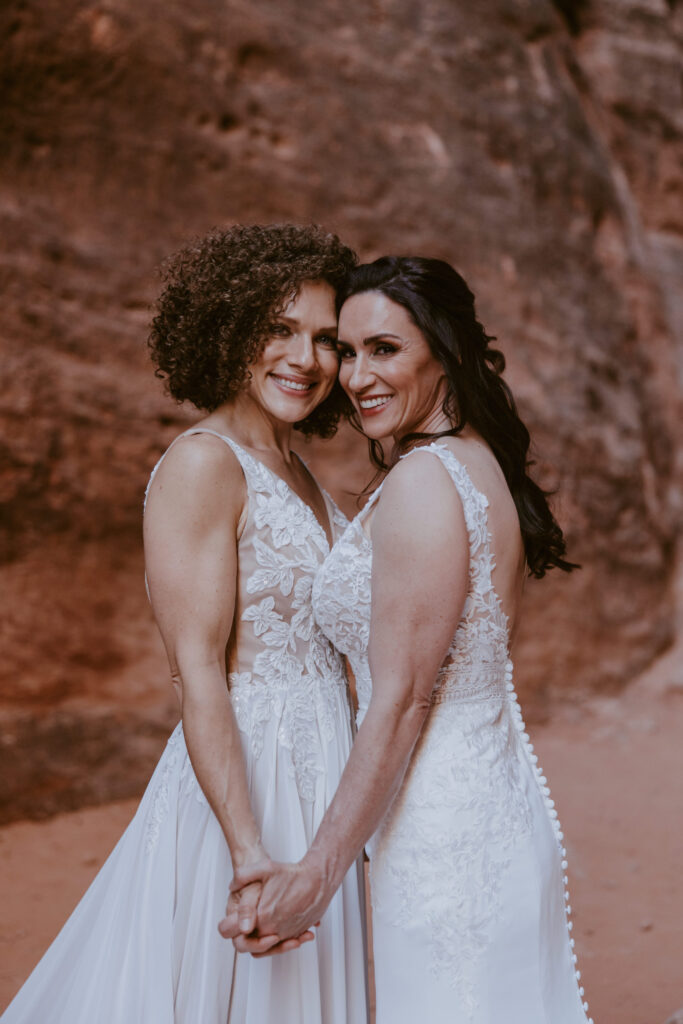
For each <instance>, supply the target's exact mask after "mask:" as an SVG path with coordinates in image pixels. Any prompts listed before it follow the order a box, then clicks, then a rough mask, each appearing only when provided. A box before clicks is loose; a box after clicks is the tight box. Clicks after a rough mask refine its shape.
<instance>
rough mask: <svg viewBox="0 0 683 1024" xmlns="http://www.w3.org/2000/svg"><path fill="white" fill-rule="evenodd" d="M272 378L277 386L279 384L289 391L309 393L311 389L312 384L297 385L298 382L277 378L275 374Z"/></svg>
mask: <svg viewBox="0 0 683 1024" xmlns="http://www.w3.org/2000/svg"><path fill="white" fill-rule="evenodd" d="M273 377H274V378H275V380H276V381H277V382H278V384H281V385H282V387H283V388H289V389H290V391H309V390H310V388H312V387H313V384H312V383H311V384H299V382H298V381H295V380H287V379H286V378H285V377H277V376H276V375H275V374H273Z"/></svg>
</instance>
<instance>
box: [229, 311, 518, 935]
mask: <svg viewBox="0 0 683 1024" xmlns="http://www.w3.org/2000/svg"><path fill="white" fill-rule="evenodd" d="M339 352H340V357H341V367H340V381H341V383H342V386H343V387H344V389H345V391H346V392H347V394H348V395H349V397H350V399H351V401H352V402H353V404H354V406H355V408H356V411H357V412H358V415H359V416H360V418H361V422H362V424H363V430H364V432H365V433H366V434H367V436H369V437H372V438H376V439H378V440H379V439H381V438H386V437H387V436H393V437H394V440H395V441H400V439H401V438H403V437H405V436H406V435H408V434H412V433H418V432H419V433H430V434H435V433H439V432H441V431H445V430H448V429H450V427H451V423H450V422H449V420H448V418H447V416H446V414H445V413H444V411H443V400H444V397H445V395H446V379H445V373H444V370H443V367H442V366H441V364H440V362H439V361H438V360H437V359H436V358H435V356H434V355H433V354H432V352H431V349H430V347H429V345H428V343H427V341H426V339H425V338H424V336H423V335H422V333H421V331H420V330H419V328H418V327H417V326H416V325H415V323H414V322H413V320H412V319H411V317H410V315H409V314H408V312H407V311H406V309H404V308H403V307H402V306H401V305H399V304H397V303H395V302H393V301H392V300H391V299H389V298H387V297H386V296H385V295H383V294H382V293H380V292H375V291H368V292H364V293H361V294H358V295H354V296H352V297H351V298H350V299H348V300H347V301H346V302H345V303H344V306H343V307H342V310H341V313H340V318H339ZM442 443H444V444H446V445H448V447H449V448H450V449H451V450H452V451H453V452H454V454H456V456H457V457H458V458H459V459H460V460H461V461H462V462H463V463H464V464H466V466H467V468H468V469H469V470H470V472H471V475H472V477H473V479H474V481H475V485H479V486H481V489H482V490H483V491H484V492H485V493H487V494H488V495H489V497H490V498H491V499H492V501H491V505H492V506H495V507H496V512H495V517H494V519H495V521H492V524H491V525H492V534H493V538H494V548H495V550H496V556H497V559H498V561H499V565H500V570H499V573H498V578H499V580H500V583H501V585H502V591H503V592H502V593H501V597H502V599H503V603H504V607H505V610H506V611H507V613H508V616H509V617H510V619H511V620H512V619H514V618H515V616H516V610H517V605H518V602H519V597H520V592H521V580H522V578H523V567H524V551H523V545H522V540H521V536H520V531H519V522H518V519H517V514H516V510H515V506H514V502H513V501H512V498H511V496H510V494H509V491H508V490H507V487H506V484H505V480H504V478H503V475H502V471H501V470H500V467H499V466H498V463H497V462H496V459H495V457H494V456H493V453H492V452H491V450H490V449H489V448H488V446H487V445H486V444H485V443H484V442H483V440H482V439H481V437H479V435H478V434H477V433H476V432H475V431H473V430H472V429H471V428H465V430H463V431H462V433H461V434H460V435H459V436H458V437H447V438H443V439H442ZM364 526H365V528H366V529H369V531H370V534H371V538H372V544H373V565H372V616H371V628H370V644H369V660H370V669H371V674H372V680H373V690H372V699H371V702H370V706H369V708H368V711H367V713H366V715H365V718H364V719H363V723H362V725H361V727H360V729H359V732H358V736H357V738H356V741H355V743H354V746H353V750H352V752H351V756H350V758H349V761H348V764H347V766H346V768H345V771H344V774H343V776H342V779H341V781H340V785H339V788H338V790H337V793H336V795H335V797H334V799H333V801H332V804H331V805H330V807H329V809H328V811H327V813H326V815H325V817H324V819H323V821H322V823H321V826H320V829H319V831H318V833H317V835H316V837H315V839H314V841H313V844H312V846H311V848H310V850H309V851H308V853H307V854H306V855H305V857H304V858H303V859H302V860H301V861H300V862H299V863H298V864H294V865H288V864H277V863H274V862H271V861H264V862H263V863H262V864H261V865H259V866H256V867H255V868H254V869H253V870H252V871H251V872H243V871H240V870H238V871H237V872H236V876H235V881H234V883H233V885H234V886H235V887H236V888H239V887H240V886H242V885H245V884H247V883H249V882H252V881H253V880H255V879H259V880H262V881H263V891H262V893H261V898H260V902H259V905H258V922H257V925H258V932H257V935H255V936H253V937H247V936H246V935H245V934H244V933H243V932H241V931H240V927H239V922H238V919H237V917H236V915H235V914H234V913H233V912H232V908H231V907H230V906H229V908H228V911H229V912H228V914H227V915H226V918H225V919H224V920H223V922H221V925H220V929H221V932H222V934H223V935H225V936H226V937H231V938H233V941H234V942H235V945H236V946H237V948H238V949H240V950H244V951H249V952H252V953H254V954H255V955H259V954H262V953H264V952H265V951H266V950H267V949H268V948H269V944H270V942H271V941H272V940H270V939H269V938H268V934H277V935H279V936H280V937H286V936H288V935H297V934H299V933H300V932H301V931H302V930H303V929H305V928H310V927H311V925H312V924H314V923H315V921H317V920H318V919H319V918H320V916H321V914H322V913H323V912H324V910H325V908H326V907H327V905H328V904H329V901H330V899H331V898H332V895H333V894H334V892H335V890H336V888H337V887H338V886H339V884H340V883H341V881H342V879H343V877H344V875H345V874H346V872H347V871H348V869H349V867H350V866H351V864H352V863H353V861H354V860H355V859H356V857H357V856H358V855H359V854H360V852H361V850H362V848H363V845H364V844H365V842H366V841H367V840H368V838H369V837H370V836H371V835H372V834H373V832H374V831H375V830H376V828H377V827H378V825H379V823H380V822H381V820H382V817H383V815H384V814H385V812H386V810H387V808H388V807H389V805H390V803H391V800H392V799H393V797H394V796H395V794H396V792H397V790H398V788H399V787H400V784H401V781H402V779H403V775H404V773H405V770H406V767H407V765H408V763H409V760H410V756H411V754H412V751H413V748H414V746H415V743H416V741H417V738H418V736H419V734H420V731H421V728H422V725H423V723H424V720H425V717H426V714H427V711H428V709H429V707H430V696H431V691H432V688H433V685H434V680H435V678H436V674H437V672H438V669H439V667H440V666H441V664H442V662H443V660H444V658H445V656H446V653H447V651H448V648H449V646H450V644H451V641H452V638H453V635H454V633H455V630H456V628H457V625H458V622H459V621H460V618H461V615H462V610H463V605H464V601H465V598H466V595H467V588H468V568H469V553H468V552H469V545H468V536H467V529H466V525H465V519H464V513H463V508H462V503H461V501H460V498H459V496H458V493H457V491H456V489H455V488H454V486H453V484H452V481H451V479H450V477H449V476H448V474H447V472H446V470H445V468H444V467H443V465H442V463H441V462H440V461H439V460H438V459H437V458H435V457H434V456H430V455H427V454H425V455H420V456H415V457H411V458H410V459H406V460H404V461H400V462H399V463H398V464H397V465H396V466H395V467H394V468H393V469H392V470H391V472H390V473H389V475H388V477H387V479H386V481H385V483H384V485H383V488H382V493H381V496H380V499H379V501H378V502H377V504H376V506H375V508H374V509H373V510H372V512H371V517H370V518H369V519H368V520H366V522H365V523H364ZM437 594H438V601H437V600H435V595H437ZM397 623H400V628H398V629H397V628H396V624H397ZM258 936H260V937H258Z"/></svg>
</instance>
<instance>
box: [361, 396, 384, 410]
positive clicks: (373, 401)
mask: <svg viewBox="0 0 683 1024" xmlns="http://www.w3.org/2000/svg"><path fill="white" fill-rule="evenodd" d="M389 401H391V395H384V396H383V397H382V398H366V399H365V400H363V399H360V407H361V409H376V408H377V406H378V405H386V404H387V402H389Z"/></svg>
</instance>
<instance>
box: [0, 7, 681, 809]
mask: <svg viewBox="0 0 683 1024" xmlns="http://www.w3.org/2000/svg"><path fill="white" fill-rule="evenodd" d="M0 31H1V35H2V54H1V58H0V90H1V95H2V97H3V99H2V107H1V109H0V167H1V170H2V178H1V184H0V274H1V275H2V283H3V296H4V300H3V316H2V331H1V332H0V333H1V335H2V342H1V344H2V378H3V386H2V390H1V391H0V417H1V420H2V427H3V430H2V436H3V440H2V447H1V448H0V459H1V460H2V469H1V473H0V485H1V489H0V503H1V504H0V508H1V514H2V523H1V539H2V564H1V567H0V571H1V573H2V581H3V586H2V595H1V597H0V601H1V602H2V620H3V632H4V634H5V638H4V643H3V664H2V672H3V676H4V678H3V689H2V693H3V697H2V705H1V706H0V714H1V721H2V725H3V743H2V746H0V761H2V768H3V769H5V770H6V772H7V773H8V774H9V775H10V777H11V780H12V781H11V783H10V785H9V787H8V792H7V798H6V805H5V808H4V811H3V812H2V814H3V817H4V818H5V819H7V818H10V817H16V816H22V815H30V814H31V815H32V814H40V813H49V812H51V811H53V810H56V809H58V808H61V807H66V806H75V805H77V804H80V803H83V802H90V801H97V800H100V799H104V798H106V797H111V796H123V795H125V794H128V793H131V792H135V791H136V790H137V789H138V788H139V787H140V785H141V784H142V783H143V782H144V780H145V778H146V777H147V774H148V771H149V767H150V764H151V763H152V762H153V760H154V758H155V757H156V754H157V752H158V749H159V745H160V743H161V742H162V737H163V735H164V734H165V731H166V730H167V728H168V725H169V723H170V722H171V721H172V720H173V719H174V717H175V715H176V711H175V709H174V707H173V702H172V699H171V696H170V690H169V687H168V684H167V681H166V678H165V669H164V663H163V657H162V653H161V649H160V642H159V641H158V640H157V638H156V636H155V631H154V626H153V624H152V620H151V614H150V612H149V609H148V607H147V604H146V598H145V593H144V586H143V580H142V571H143V570H142V557H141V536H140V512H141V500H142V494H143V490H144V485H145V481H146V478H147V475H148V473H149V471H150V469H151V467H152V465H153V464H154V461H155V459H156V457H157V455H158V453H159V452H160V451H161V450H162V449H163V447H164V446H165V445H166V444H167V443H168V441H169V439H170V438H171V436H172V435H173V434H174V432H177V431H178V430H179V429H181V427H182V425H183V424H184V423H185V422H187V414H185V413H183V412H181V411H179V410H178V409H177V407H176V406H174V405H173V403H171V402H170V400H168V399H167V398H165V397H164V396H163V393H162V391H161V388H160V386H159V384H158V382H157V381H155V379H154V377H153V375H152V371H151V369H150V366H149V364H148V360H147V356H146V351H145V336H146V323H147V320H148V315H149V314H148V308H149V304H150V302H151V301H152V299H153V296H154V293H155V290H156V288H157V283H158V282H157V276H156V267H157V265H158V263H159V261H160V260H161V258H162V257H163V256H164V255H165V254H166V253H167V252H169V251H170V250H171V249H173V248H174V247H175V246H176V245H177V244H179V243H180V242H181V241H182V240H183V239H185V238H187V237H188V236H191V235H196V234H200V233H203V232H204V231H205V230H207V229H208V228H210V227H211V226H213V225H215V224H224V223H228V222H232V221H252V220H259V221H268V220H297V221H311V220H312V221H318V222H322V223H324V224H326V225H328V226H330V227H331V228H334V229H336V230H338V231H339V232H340V233H341V234H342V235H343V237H344V238H345V239H346V240H348V241H349V242H350V243H351V244H352V245H354V246H355V247H356V248H357V249H358V250H359V252H360V253H361V255H362V256H364V257H372V256H375V255H377V254H379V253H382V252H387V251H388V252H418V253H423V254H432V255H438V256H443V257H445V258H447V259H449V260H451V261H452V262H454V263H455V264H456V265H457V266H458V268H459V269H460V270H461V271H462V272H463V273H464V274H465V276H466V277H467V279H468V280H469V281H470V283H471V284H472V286H473V288H474V290H475V292H476V293H477V296H478V300H479V309H480V315H481V317H482V319H483V321H484V323H485V325H486V326H487V329H488V330H489V332H491V333H494V334H496V335H497V336H498V339H499V344H500V347H501V348H502V349H503V350H504V352H505V353H506V356H507V359H508V365H509V374H508V376H509V380H510V382H511V384H512V386H513V388H514V390H515V393H516V395H517V396H518V399H519V405H520V407H521V409H522V412H523V414H524V415H525V417H526V418H527V420H528V422H529V425H530V426H531V428H532V431H533V434H534V437H535V442H536V451H537V470H538V476H539V478H540V480H541V481H542V482H543V483H544V484H545V485H546V486H552V487H556V486H557V487H558V488H559V496H558V499H557V504H558V510H559V515H560V518H561V520H562V522H563V524H564V525H565V526H566V530H567V534H568V539H569V543H570V549H571V554H572V556H573V557H575V558H576V559H577V560H579V561H581V562H582V563H583V565H584V568H583V571H582V572H580V573H576V574H574V575H573V576H572V577H571V578H570V579H567V578H560V577H559V574H556V578H550V579H548V580H546V581H543V582H542V583H540V584H537V583H533V584H531V585H530V587H529V592H528V599H527V600H528V609H527V615H526V619H525V624H524V628H523V632H522V635H521V636H520V638H519V642H518V647H517V652H516V661H517V672H518V677H519V680H520V686H521V688H522V690H523V692H526V695H527V699H528V700H531V701H532V702H533V706H534V707H535V708H536V709H537V710H542V709H543V706H544V703H545V702H546V700H547V698H548V696H549V695H555V694H560V695H562V694H568V695H571V694H575V693H577V692H578V693H580V692H581V691H582V690H584V691H585V690H586V689H588V688H592V689H600V688H602V689H614V688H616V687H619V686H621V685H622V684H623V683H624V682H626V681H627V680H628V679H629V678H631V677H633V676H634V675H635V674H636V673H638V672H639V671H640V670H641V669H642V668H643V667H644V666H646V665H648V664H649V663H650V662H651V661H652V660H653V659H654V658H655V657H656V656H657V655H658V653H659V652H661V651H662V650H664V649H665V648H666V646H667V645H668V644H670V642H671V640H672V636H673V631H674V615H673V600H672V587H673V581H674V565H675V558H674V553H675V539H676V527H677V523H679V522H680V466H679V467H678V472H677V466H676V459H675V448H674V442H675V440H676V438H677V431H678V425H679V423H680V411H681V406H680V378H681V358H682V356H681V353H682V352H683V338H682V336H681V323H683V316H682V315H681V313H683V307H682V305H681V302H682V300H681V292H680V290H679V291H677V290H676V286H677V282H680V278H681V270H682V268H683V203H681V193H682V190H683V189H682V184H681V183H682V175H681V152H682V144H681V138H682V132H683V122H682V121H681V109H682V106H681V95H680V78H679V74H678V71H679V67H680V60H681V52H682V50H683V43H682V38H683V8H682V7H681V5H680V4H678V3H676V2H675V0H668V2H665V0H583V2H582V0H555V3H551V2H550V0H480V2H479V3H477V4H453V3H450V2H448V0H419V2H418V0H371V2H369V0H363V2H360V0H347V2H346V3H344V4H338V3H336V2H334V0H321V2H320V3H318V4H303V3H300V2H299V0H263V2H261V3H259V4H257V5H256V4H252V5H250V4H245V3H243V2H242V0H225V2H223V3H221V4H218V3H215V2H212V0H194V2H193V3H192V4H187V3H182V2H180V0H165V2H163V3H162V2H161V0H143V2H142V3H132V2H130V0H120V2H117V3H110V4H105V3H102V4H96V3H91V2H88V0H62V2H61V3H56V2H54V0H40V2H38V0H14V2H11V0H10V2H9V3H8V4H6V5H5V6H4V8H3V10H2V12H1V13H0ZM332 454H333V455H334V458H331V455H332ZM360 457H361V456H360V449H359V448H358V446H357V445H356V446H355V447H353V448H352V449H351V454H350V456H349V455H348V453H347V436H346V435H345V436H344V437H343V438H341V439H340V440H338V441H337V442H332V443H331V447H330V451H329V452H327V453H326V458H325V461H324V462H319V463H318V464H319V466H320V470H319V472H320V475H321V476H322V477H324V478H325V480H326V482H327V483H328V485H329V486H331V487H332V489H333V490H334V489H338V488H339V487H340V479H341V475H340V474H341V473H342V472H343V467H344V464H345V461H346V460H347V459H348V458H351V461H352V469H353V471H354V472H355V473H356V474H357V475H358V474H359V472H360V475H362V470H359V465H360V463H359V459H360ZM313 458H314V459H317V460H319V458H320V451H319V449H318V450H317V451H316V452H314V453H313Z"/></svg>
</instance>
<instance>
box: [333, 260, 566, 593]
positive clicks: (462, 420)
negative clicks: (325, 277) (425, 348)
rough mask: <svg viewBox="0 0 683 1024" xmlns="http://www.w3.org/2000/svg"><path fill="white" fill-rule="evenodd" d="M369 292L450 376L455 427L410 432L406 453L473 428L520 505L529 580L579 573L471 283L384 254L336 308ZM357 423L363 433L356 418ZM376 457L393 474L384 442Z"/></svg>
mask: <svg viewBox="0 0 683 1024" xmlns="http://www.w3.org/2000/svg"><path fill="white" fill-rule="evenodd" d="M368 291H378V292H382V294H383V295H386V296H387V298H389V299H391V300H392V301H393V302H396V303H398V304H399V305H400V306H403V308H404V309H405V310H406V311H407V312H408V314H409V316H410V317H411V319H412V320H413V323H414V324H415V325H416V326H417V327H418V328H419V330H420V331H421V332H422V334H423V335H424V337H425V339H426V341H427V343H428V345H429V347H430V349H431V351H432V354H433V355H434V356H435V358H436V359H438V360H439V362H440V363H441V365H442V366H443V369H444V372H445V374H446V381H447V394H446V398H445V400H444V403H443V411H444V413H445V415H446V416H447V417H448V419H449V420H450V422H451V423H452V424H453V425H452V427H451V429H450V430H444V431H442V432H441V433H438V434H420V433H414V434H408V435H407V436H406V437H403V438H401V441H400V443H399V445H398V448H399V451H406V450H407V449H409V448H410V447H412V446H413V445H414V444H415V443H416V442H421V441H431V440H435V439H436V438H439V437H446V436H456V435H457V434H459V433H460V432H461V431H462V430H463V428H464V427H465V426H466V425H468V424H469V426H471V427H472V428H473V429H474V430H476V431H477V433H478V434H480V435H481V437H482V438H483V439H484V440H485V441H486V443H487V444H488V445H489V447H490V448H491V450H492V452H493V454H494V455H495V457H496V459H497V460H498V462H499V464H500V467H501V469H502V471H503V473H504V474H505V479H506V481H507V485H508V487H509V488H510V493H511V494H512V497H513V499H514V502H515V505H516V507H517V514H518V516H519V524H520V529H521V533H522V539H523V542H524V549H525V552H526V561H527V565H528V568H529V574H530V575H531V576H536V577H539V578H540V577H542V576H544V575H545V573H546V572H547V570H548V569H553V568H558V569H563V570H564V571H565V572H571V570H572V569H577V568H579V566H578V565H577V564H576V563H574V562H569V561H567V560H566V559H565V557H564V556H565V553H566V544H565V540H564V537H563V535H562V530H561V529H560V527H559V525H558V523H557V521H556V520H555V517H554V516H553V514H552V512H551V510H550V506H549V505H548V500H547V498H548V494H547V492H545V491H543V490H542V489H541V488H540V487H539V485H538V484H537V483H536V482H535V481H534V480H532V478H531V476H530V475H529V468H530V466H531V465H532V463H531V462H530V460H529V444H530V437H529V431H528V430H527V428H526V427H525V425H524V423H523V422H522V420H521V419H520V416H519V414H518V412H517V407H516V405H515V400H514V398H513V397H512V392H511V391H510V388H509V387H508V385H507V384H506V382H505V381H504V380H503V378H502V376H501V374H502V372H503V370H504V369H505V358H504V356H503V354H502V352H499V351H498V349H495V348H491V344H490V343H491V342H492V341H495V340H496V339H495V338H494V337H492V336H490V335H488V334H487V333H486V331H485V330H484V328H483V326H482V325H481V323H480V322H479V320H478V319H477V316H476V313H475V309H474V295H473V294H472V292H471V291H470V289H469V288H468V286H467V283H466V282H465V281H464V279H463V278H462V277H461V276H460V274H458V273H457V271H455V270H454V269H453V267H451V266H450V265H449V264H448V263H445V262H444V261H443V260H436V259H426V258H423V257H413V256H383V257H382V258H381V259H378V260H375V262H374V263H365V264H361V265H360V266H357V267H354V268H353V269H352V270H351V271H350V273H349V275H348V277H347V278H346V281H345V282H344V284H343V285H342V287H341V288H340V290H339V292H338V295H337V310H338V311H339V310H340V309H341V307H342V306H343V304H344V303H345V302H346V300H347V299H349V298H351V296H352V295H358V294H360V293H362V292H368ZM351 420H352V422H353V423H354V426H356V427H358V429H360V424H359V422H358V420H357V419H356V418H354V416H351ZM370 454H371V456H372V460H373V462H374V464H375V466H376V467H377V468H378V469H382V470H386V469H388V468H389V467H388V465H387V464H386V461H385V459H384V453H383V451H382V447H381V445H380V444H379V442H377V441H372V440H370Z"/></svg>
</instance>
